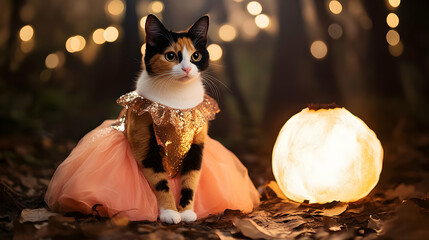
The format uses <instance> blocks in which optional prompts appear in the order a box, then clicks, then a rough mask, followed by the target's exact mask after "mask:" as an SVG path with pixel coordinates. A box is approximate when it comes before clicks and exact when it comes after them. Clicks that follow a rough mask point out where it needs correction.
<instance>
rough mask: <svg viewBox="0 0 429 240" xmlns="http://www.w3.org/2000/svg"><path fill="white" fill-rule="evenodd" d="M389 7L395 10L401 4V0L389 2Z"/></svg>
mask: <svg viewBox="0 0 429 240" xmlns="http://www.w3.org/2000/svg"><path fill="white" fill-rule="evenodd" d="M388 2H389V5H390V6H391V7H393V8H396V7H398V6H399V4H401V0H389V1H388Z"/></svg>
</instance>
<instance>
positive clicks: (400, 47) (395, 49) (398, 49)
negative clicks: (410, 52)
mask: <svg viewBox="0 0 429 240" xmlns="http://www.w3.org/2000/svg"><path fill="white" fill-rule="evenodd" d="M389 52H390V54H391V55H392V56H394V57H399V56H401V55H402V53H403V52H404V44H402V42H401V41H399V43H398V44H396V45H395V46H391V45H389Z"/></svg>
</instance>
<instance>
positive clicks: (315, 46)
mask: <svg viewBox="0 0 429 240" xmlns="http://www.w3.org/2000/svg"><path fill="white" fill-rule="evenodd" d="M310 52H311V55H313V57H315V58H317V59H322V58H324V57H325V56H326V54H327V53H328V47H327V46H326V43H325V42H323V41H314V42H313V43H312V44H311V47H310Z"/></svg>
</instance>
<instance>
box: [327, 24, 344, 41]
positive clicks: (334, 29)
mask: <svg viewBox="0 0 429 240" xmlns="http://www.w3.org/2000/svg"><path fill="white" fill-rule="evenodd" d="M328 33H329V36H331V38H333V39H339V38H340V37H341V36H343V28H342V27H341V26H340V24H338V23H333V24H331V25H329V27H328Z"/></svg>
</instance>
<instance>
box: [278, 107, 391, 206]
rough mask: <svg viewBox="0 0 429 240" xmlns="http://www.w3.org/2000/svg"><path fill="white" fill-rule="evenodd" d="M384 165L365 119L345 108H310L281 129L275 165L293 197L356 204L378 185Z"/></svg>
mask: <svg viewBox="0 0 429 240" xmlns="http://www.w3.org/2000/svg"><path fill="white" fill-rule="evenodd" d="M382 163H383V148H382V146H381V143H380V141H379V140H378V139H377V136H376V135H375V133H374V132H373V131H372V130H371V129H370V128H369V127H368V126H367V125H366V124H365V123H364V122H363V121H362V120H361V119H359V118H357V117H356V116H354V115H353V114H351V113H350V112H349V111H347V110H346V109H344V108H334V109H320V110H317V111H316V110H310V109H308V108H306V109H304V110H302V111H301V112H300V113H298V114H296V115H294V116H293V117H292V118H290V119H289V120H288V121H287V122H286V124H285V125H284V126H283V128H282V129H281V131H280V133H279V136H278V138H277V141H276V143H275V145H274V149H273V162H272V168H273V173H274V176H275V178H276V180H277V183H278V185H279V187H280V189H281V190H282V191H283V193H284V194H285V195H286V196H287V197H288V198H289V199H292V200H294V201H297V202H303V201H305V200H308V201H309V202H310V203H327V202H332V201H342V202H351V201H357V200H359V199H361V198H363V197H365V196H366V195H368V193H369V192H370V191H371V190H372V189H373V188H374V187H375V185H376V184H377V182H378V180H379V177H380V173H381V169H382Z"/></svg>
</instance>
